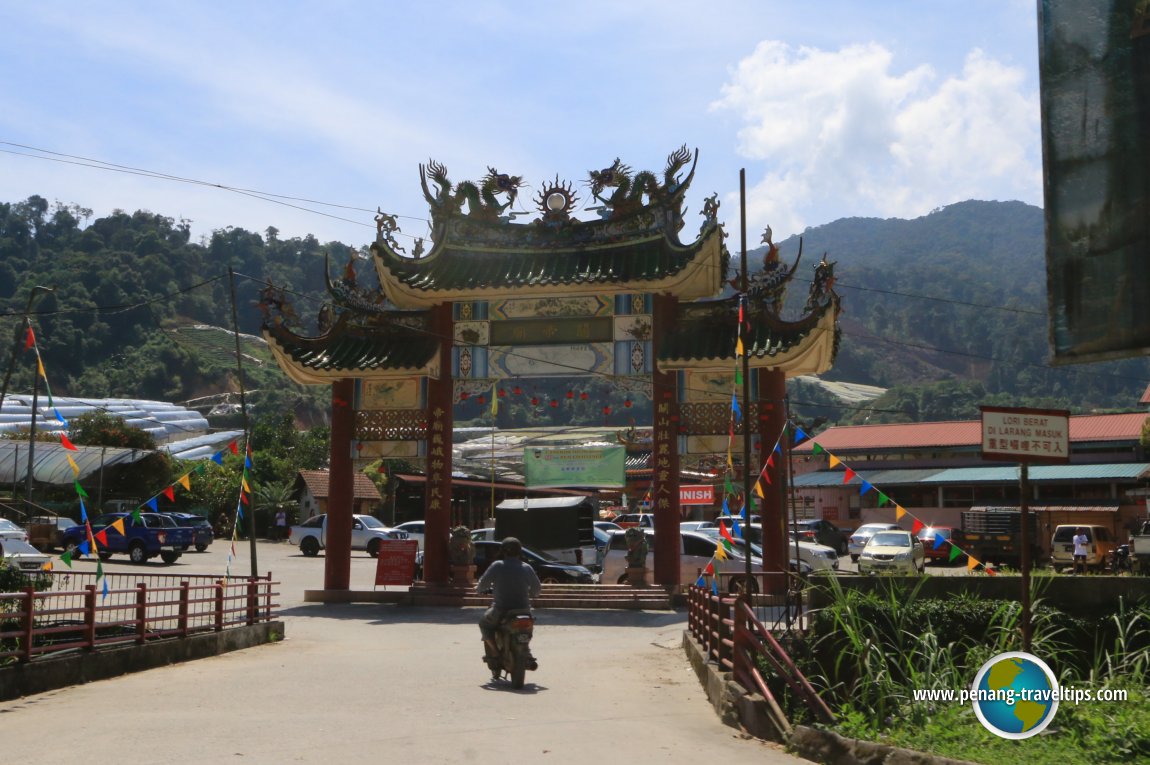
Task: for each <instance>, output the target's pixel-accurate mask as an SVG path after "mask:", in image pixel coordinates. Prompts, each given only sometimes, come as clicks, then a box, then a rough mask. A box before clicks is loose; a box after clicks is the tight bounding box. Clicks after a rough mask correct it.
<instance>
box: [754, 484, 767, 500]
mask: <svg viewBox="0 0 1150 765" xmlns="http://www.w3.org/2000/svg"><path fill="white" fill-rule="evenodd" d="M755 494H758V495H759V499H766V498H767V497H766V495H765V494H763V482H762V481H755Z"/></svg>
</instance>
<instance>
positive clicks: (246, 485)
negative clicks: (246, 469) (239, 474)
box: [241, 478, 252, 494]
mask: <svg viewBox="0 0 1150 765" xmlns="http://www.w3.org/2000/svg"><path fill="white" fill-rule="evenodd" d="M241 483H242V484H243V487H244V491H246V492H248V493H249V494H250V493H251V491H252V487H250V486H248V479H246V478H245V479H243V481H241Z"/></svg>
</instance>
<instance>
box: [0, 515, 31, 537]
mask: <svg viewBox="0 0 1150 765" xmlns="http://www.w3.org/2000/svg"><path fill="white" fill-rule="evenodd" d="M4 539H18V540H20V541H21V542H27V541H28V532H27V531H25V530H24V528H23V527H22V526H18V525H17V524H16V523H15V522H13V521H10V520H8V519H7V518H0V540H4Z"/></svg>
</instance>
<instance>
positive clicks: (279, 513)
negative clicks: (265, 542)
mask: <svg viewBox="0 0 1150 765" xmlns="http://www.w3.org/2000/svg"><path fill="white" fill-rule="evenodd" d="M285 539H287V513H286V512H285V511H284V509H283V508H282V507H281V508H280V509H279V510H276V541H277V542H282V541H284V540H285Z"/></svg>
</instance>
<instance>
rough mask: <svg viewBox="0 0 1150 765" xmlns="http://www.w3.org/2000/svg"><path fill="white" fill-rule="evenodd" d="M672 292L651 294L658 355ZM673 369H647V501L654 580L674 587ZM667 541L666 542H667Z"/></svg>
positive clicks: (675, 397)
mask: <svg viewBox="0 0 1150 765" xmlns="http://www.w3.org/2000/svg"><path fill="white" fill-rule="evenodd" d="M677 302H678V300H677V299H676V298H675V297H674V296H673V295H655V296H654V305H653V308H652V317H651V320H652V323H653V325H654V326H653V331H652V333H651V335H652V338H651V356H652V357H653V359H655V360H656V361H657V360H658V358H659V339H660V338H661V337H662V336H663V335H664V334H665V333H666V332H667V331H668V330H669V329H670V328H671V325H672V324H673V323H674V316H675V305H676V303H677ZM677 379H678V378H677V376H676V375H675V374H674V373H670V374H668V373H666V372H659V371H658V370H657V369H656V371H654V372H652V373H651V389H652V392H653V394H654V398H653V404H654V409H655V411H654V415H655V423H654V425H655V429H654V433H653V438H652V448H653V452H652V454H651V462H652V467H653V468H654V471H655V472H654V476H653V477H652V481H651V483H652V491H651V501H652V502H653V503H654V506H655V507H654V511H653V512H654V515H655V537H656V539H657V540H658V541H657V542H656V544H655V563H654V569H655V583H656V584H659V585H662V586H664V587H678V586H679V584H680V582H679V520H680V518H679V396H678V390H677V384H676V383H677ZM667 542H670V544H667Z"/></svg>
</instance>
